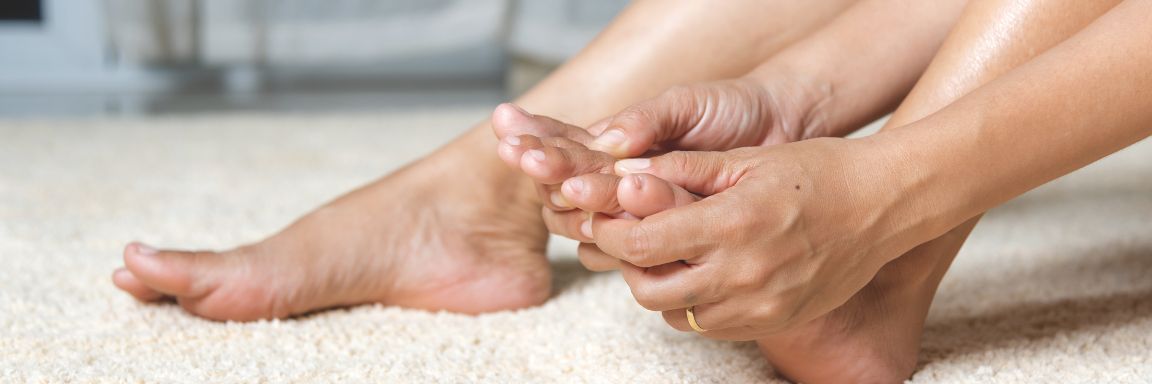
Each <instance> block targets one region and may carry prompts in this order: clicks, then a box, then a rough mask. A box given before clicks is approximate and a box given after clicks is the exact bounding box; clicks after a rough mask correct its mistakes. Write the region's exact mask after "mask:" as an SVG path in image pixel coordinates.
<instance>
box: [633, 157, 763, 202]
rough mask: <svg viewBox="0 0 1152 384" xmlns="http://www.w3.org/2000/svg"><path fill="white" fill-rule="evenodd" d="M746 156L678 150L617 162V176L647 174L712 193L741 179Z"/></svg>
mask: <svg viewBox="0 0 1152 384" xmlns="http://www.w3.org/2000/svg"><path fill="white" fill-rule="evenodd" d="M745 168H746V167H745V162H744V161H743V157H740V156H738V155H735V154H734V153H730V152H696V151H676V152H669V153H665V154H663V155H660V156H655V157H651V158H639V159H624V160H620V161H617V162H616V164H615V165H614V167H613V169H614V171H615V172H616V174H617V175H621V176H623V175H626V174H633V173H648V174H652V175H654V176H656V177H659V178H661V179H664V180H667V181H668V182H670V183H672V184H676V185H679V186H681V187H684V189H687V190H688V191H691V192H692V193H696V194H699V195H705V196H711V195H714V194H717V193H719V192H721V191H724V190H725V189H728V188H730V187H732V186H733V185H735V184H736V182H737V181H739V177H740V176H741V175H742V174H743V171H744V169H745Z"/></svg>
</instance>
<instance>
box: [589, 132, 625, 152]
mask: <svg viewBox="0 0 1152 384" xmlns="http://www.w3.org/2000/svg"><path fill="white" fill-rule="evenodd" d="M626 141H628V136H625V135H624V131H621V130H619V129H610V130H608V131H605V132H604V133H601V134H600V136H599V137H597V138H596V140H593V141H592V143H593V144H594V145H595V146H597V147H598V149H601V150H605V151H609V152H617V153H619V152H623V151H624V149H625V148H624V142H626Z"/></svg>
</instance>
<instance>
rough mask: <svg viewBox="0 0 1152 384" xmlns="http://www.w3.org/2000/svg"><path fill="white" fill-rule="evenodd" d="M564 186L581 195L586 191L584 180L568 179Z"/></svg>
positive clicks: (569, 190)
mask: <svg viewBox="0 0 1152 384" xmlns="http://www.w3.org/2000/svg"><path fill="white" fill-rule="evenodd" d="M564 187H567V188H568V192H572V194H573V195H579V194H581V193H584V180H580V179H568V180H567V181H565V182H564Z"/></svg>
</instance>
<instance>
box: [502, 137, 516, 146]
mask: <svg viewBox="0 0 1152 384" xmlns="http://www.w3.org/2000/svg"><path fill="white" fill-rule="evenodd" d="M504 144H508V145H513V146H515V145H520V137H519V136H508V137H505V138H504Z"/></svg>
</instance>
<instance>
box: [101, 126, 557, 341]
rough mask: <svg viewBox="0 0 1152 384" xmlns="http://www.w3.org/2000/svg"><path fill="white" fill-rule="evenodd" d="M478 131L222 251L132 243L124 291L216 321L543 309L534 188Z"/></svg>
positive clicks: (543, 267)
mask: <svg viewBox="0 0 1152 384" xmlns="http://www.w3.org/2000/svg"><path fill="white" fill-rule="evenodd" d="M495 145H496V143H495V141H494V140H492V139H491V138H490V137H489V136H488V135H487V132H483V130H474V131H473V132H471V133H469V134H468V135H466V136H464V137H462V138H461V139H459V140H457V141H455V142H453V143H451V144H449V145H448V146H446V147H445V148H443V149H441V150H440V151H438V152H437V153H435V154H433V155H431V156H430V157H428V158H425V159H422V160H420V161H418V162H416V163H414V164H412V165H409V166H408V167H405V168H404V169H401V170H399V171H397V172H395V173H393V174H391V175H389V176H387V177H385V178H383V179H381V180H379V181H376V182H374V183H372V184H370V185H367V186H365V187H362V188H360V189H357V190H355V191H353V192H351V193H349V194H347V195H345V196H343V197H340V198H339V199H337V200H335V201H333V202H331V203H328V204H327V205H325V206H323V207H320V208H319V209H317V210H315V211H313V212H312V213H309V214H308V215H306V216H304V217H303V218H301V219H299V220H298V221H296V222H295V223H293V224H292V225H291V226H289V227H288V228H286V229H284V230H283V231H281V232H280V233H278V234H276V235H273V236H271V237H269V238H267V239H265V240H263V241H261V242H258V243H255V244H251V245H247V246H242V247H239V248H236V249H233V250H229V251H224V252H207V251H205V252H185V251H174V250H155V249H152V248H150V247H147V246H144V245H142V244H138V243H133V244H129V245H128V246H127V247H126V248H125V250H124V262H125V266H126V267H127V268H121V269H118V270H117V271H116V272H115V273H114V274H113V282H114V283H115V284H116V286H118V287H120V288H121V289H123V290H124V291H127V292H128V293H130V294H132V295H133V296H135V297H136V298H138V299H140V300H143V301H155V300H160V299H164V298H174V299H175V300H176V301H177V302H178V303H179V304H180V305H181V306H182V307H184V308H185V309H186V310H188V311H189V312H191V313H193V314H196V315H199V316H203V317H206V318H209V319H215V320H238V321H247V320H256V319H264V318H282V317H287V316H292V315H296V314H301V313H306V312H310V311H314V310H318V309H322V308H330V307H337V306H347V305H355V304H362V303H383V304H388V305H397V306H403V307H409V308H420V309H429V310H448V311H454V312H464V313H479V312H488V311H496V310H503V309H515V308H523V307H528V306H533V305H537V304H540V303H542V302H543V301H544V300H546V299H547V297H548V296H549V294H550V290H551V278H550V269H549V266H548V262H547V260H546V259H545V257H544V250H545V245H546V241H547V235H548V234H547V231H546V230H545V228H544V225H543V223H542V222H541V219H540V205H539V203H537V202H536V199H535V197H534V196H533V195H534V192H533V190H532V187H531V186H530V185H529V184H528V183H529V181H528V180H527V179H526V178H524V177H520V176H518V175H516V174H514V173H511V172H509V171H508V170H507V169H505V168H504V166H503V165H502V164H500V162H499V159H497V158H496V157H495V156H493V155H492V150H491V148H492V147H494V146H495Z"/></svg>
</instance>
